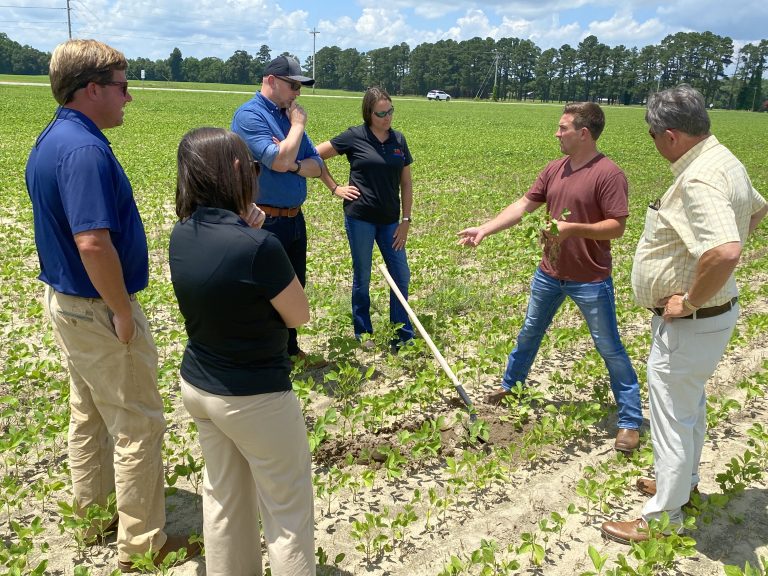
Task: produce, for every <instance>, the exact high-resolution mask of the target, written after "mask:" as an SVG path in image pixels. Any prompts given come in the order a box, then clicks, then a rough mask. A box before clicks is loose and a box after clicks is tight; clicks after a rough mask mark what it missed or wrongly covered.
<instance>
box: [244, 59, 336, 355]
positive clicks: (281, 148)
mask: <svg viewBox="0 0 768 576" xmlns="http://www.w3.org/2000/svg"><path fill="white" fill-rule="evenodd" d="M314 83H315V81H314V80H313V79H312V78H308V77H307V76H304V75H303V74H302V71H301V67H300V66H299V63H298V62H296V60H294V59H293V58H289V57H287V56H278V57H277V58H275V59H274V60H272V61H271V62H270V63H269V64H268V65H267V67H266V68H265V70H264V77H263V78H262V84H261V91H260V92H257V93H256V94H255V95H254V97H253V98H251V99H250V100H249V101H248V102H246V103H245V104H243V105H242V106H240V108H238V109H237V111H236V112H235V115H234V117H233V118H232V131H233V132H235V133H237V134H239V135H240V136H241V137H242V138H243V140H245V141H246V142H247V143H248V147H249V148H250V149H251V154H253V157H254V159H256V160H257V161H258V162H259V164H260V165H261V174H260V176H259V197H258V198H257V202H258V205H259V208H261V209H262V210H263V211H264V212H265V214H266V220H265V222H264V225H263V226H262V227H263V228H264V229H266V230H269V231H270V232H272V233H273V234H275V235H276V236H277V237H278V238H279V239H280V242H282V244H283V247H284V248H285V251H286V252H287V253H288V258H289V260H290V261H291V264H292V265H293V269H294V271H295V272H296V276H297V277H298V278H299V282H301V285H302V286H304V285H306V280H307V278H306V276H307V227H306V223H305V221H304V214H303V213H302V211H301V205H302V204H303V203H304V201H305V200H306V199H307V180H306V179H307V178H317V177H319V176H320V171H321V166H322V160H321V159H320V156H319V155H318V153H317V150H315V147H314V145H313V144H312V141H311V140H310V139H309V137H308V136H307V133H306V132H305V131H304V126H305V125H306V122H307V113H306V112H305V111H304V109H303V108H302V107H301V106H299V105H298V104H296V98H297V97H298V96H299V95H300V93H301V87H302V86H312V85H313V84H314ZM288 354H290V355H291V356H295V357H297V358H299V359H302V360H304V361H305V366H307V367H319V366H322V365H324V364H325V362H323V361H322V360H320V361H315V362H308V361H307V359H306V354H305V353H304V352H303V351H302V350H301V349H300V348H299V343H298V339H297V336H296V329H294V328H291V329H290V330H289V331H288Z"/></svg>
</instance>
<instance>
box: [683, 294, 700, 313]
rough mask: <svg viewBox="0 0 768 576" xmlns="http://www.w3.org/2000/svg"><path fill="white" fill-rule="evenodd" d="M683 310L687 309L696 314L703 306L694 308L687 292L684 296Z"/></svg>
mask: <svg viewBox="0 0 768 576" xmlns="http://www.w3.org/2000/svg"><path fill="white" fill-rule="evenodd" d="M683 308H685V309H686V310H688V311H689V312H696V310H698V309H699V308H701V306H694V305H693V304H691V301H690V300H688V292H686V293H685V294H683Z"/></svg>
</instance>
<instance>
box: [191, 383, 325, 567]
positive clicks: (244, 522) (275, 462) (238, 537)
mask: <svg viewBox="0 0 768 576" xmlns="http://www.w3.org/2000/svg"><path fill="white" fill-rule="evenodd" d="M181 396H182V399H183V400H184V406H185V407H186V409H187V411H188V412H189V413H190V415H191V416H192V418H194V420H195V422H196V423H197V429H198V431H199V434H200V445H201V447H202V449H203V456H204V458H205V478H204V482H203V535H204V537H205V566H206V574H207V576H254V575H259V576H261V574H262V562H261V542H260V537H259V534H260V533H259V517H261V522H262V524H263V525H264V539H265V540H266V542H267V552H268V554H269V563H270V568H271V570H272V574H274V576H314V574H315V543H314V519H313V511H314V508H313V501H312V469H311V460H310V455H309V444H308V443H307V431H306V427H305V424H304V417H303V416H302V414H301V408H300V407H299V403H298V400H297V399H296V396H295V395H294V393H293V392H275V393H271V394H257V395H254V396H218V395H215V394H209V393H208V392H204V391H203V390H200V389H199V388H195V387H194V386H192V385H191V384H189V383H187V382H185V381H184V380H182V381H181Z"/></svg>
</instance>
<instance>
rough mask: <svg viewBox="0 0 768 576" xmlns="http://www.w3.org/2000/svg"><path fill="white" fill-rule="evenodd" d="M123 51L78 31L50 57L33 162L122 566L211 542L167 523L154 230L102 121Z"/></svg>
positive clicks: (81, 466) (116, 106)
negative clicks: (143, 298)
mask: <svg viewBox="0 0 768 576" xmlns="http://www.w3.org/2000/svg"><path fill="white" fill-rule="evenodd" d="M126 68H127V62H126V60H125V57H124V56H123V54H122V53H120V52H119V51H117V50H115V49H114V48H111V47H109V46H107V45H105V44H102V43H100V42H97V41H95V40H70V41H68V42H65V43H64V44H61V45H60V46H58V47H57V48H56V49H55V50H54V52H53V55H52V57H51V63H50V81H51V90H52V92H53V95H54V98H55V99H56V101H57V102H58V103H59V108H58V109H57V111H56V114H55V116H54V118H53V120H52V121H51V123H50V124H49V125H48V126H47V127H46V128H45V130H43V132H42V134H40V136H39V137H38V139H37V141H36V142H35V146H34V148H33V149H32V152H31V153H30V156H29V160H28V162H27V170H26V182H27V190H28V191H29V197H30V199H31V200H32V209H33V215H34V228H35V243H36V245H37V253H38V257H39V260H40V276H39V278H40V280H42V281H43V282H44V283H45V284H46V288H45V307H46V311H47V312H48V315H49V316H50V318H51V321H52V323H53V327H54V333H55V335H56V339H57V341H58V343H59V346H60V347H61V351H62V354H63V356H64V358H65V359H66V362H67V366H68V368H69V374H70V409H71V416H70V425H69V438H68V451H69V464H70V470H71V474H72V491H73V493H74V496H75V500H76V503H77V507H78V510H79V512H80V513H81V514H85V510H86V509H87V508H88V507H89V506H91V505H99V506H102V507H104V506H106V505H107V502H108V497H109V495H110V494H111V493H112V492H115V495H116V499H117V514H116V516H115V517H114V518H113V519H112V521H110V522H105V523H97V524H94V525H93V526H92V527H91V529H90V530H89V535H90V538H91V539H92V540H95V538H96V536H97V535H98V534H99V533H104V532H106V531H114V529H115V526H117V550H118V567H119V569H120V570H121V571H122V572H133V571H135V569H134V568H133V562H132V561H131V556H133V555H134V554H139V555H143V554H144V553H146V552H147V551H149V550H152V551H154V552H155V553H156V555H155V562H157V563H159V562H161V561H162V560H163V559H164V558H165V557H166V556H167V555H168V554H169V553H170V552H174V551H178V550H179V549H181V548H186V549H187V557H191V556H194V555H195V554H197V553H198V552H199V551H200V547H199V545H198V544H189V543H188V542H187V538H186V537H183V536H169V535H167V534H166V533H165V532H164V526H165V495H164V485H163V461H162V454H161V448H162V443H163V432H164V431H165V418H164V416H163V401H162V399H161V398H160V394H159V393H158V391H157V350H156V348H155V344H154V340H153V339H152V333H151V332H150V329H149V326H148V324H147V319H146V317H145V316H144V313H143V312H142V309H141V307H140V306H139V303H138V302H137V301H136V297H135V294H136V293H137V292H139V291H141V290H143V289H144V288H146V287H147V282H148V278H149V266H148V254H147V239H146V235H145V233H144V226H143V224H142V221H141V217H140V216H139V212H138V209H137V207H136V202H135V201H134V198H133V191H132V189H131V185H130V183H129V182H128V178H127V177H126V175H125V172H124V171H123V168H122V166H120V163H119V162H118V161H117V158H115V155H114V154H113V152H112V148H111V147H110V144H109V141H108V140H107V138H106V137H105V136H104V134H103V132H102V130H104V129H107V128H114V127H116V126H120V125H121V124H122V123H123V109H124V107H125V105H126V104H127V103H128V102H130V101H131V100H132V98H131V95H130V94H129V93H128V82H127V80H126V74H125V71H126Z"/></svg>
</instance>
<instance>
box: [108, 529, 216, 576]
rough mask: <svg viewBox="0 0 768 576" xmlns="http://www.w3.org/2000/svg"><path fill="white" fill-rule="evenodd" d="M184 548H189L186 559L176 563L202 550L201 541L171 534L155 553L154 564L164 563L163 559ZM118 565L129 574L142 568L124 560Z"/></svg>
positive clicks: (123, 571)
mask: <svg viewBox="0 0 768 576" xmlns="http://www.w3.org/2000/svg"><path fill="white" fill-rule="evenodd" d="M182 548H185V549H186V550H187V555H186V556H185V557H184V560H179V561H178V562H176V564H183V563H184V562H186V561H187V560H189V559H190V558H194V557H195V556H197V555H198V554H200V552H201V551H202V547H201V546H200V543H199V542H194V543H190V542H189V537H188V536H183V535H181V534H169V535H168V539H167V540H166V541H165V544H163V546H162V547H161V548H160V550H158V551H157V552H156V553H155V557H154V560H153V562H154V564H155V566H159V565H160V564H162V563H163V560H165V559H166V557H167V556H168V555H169V554H170V553H171V552H178V551H179V550H181V549H182ZM117 567H118V568H120V572H122V573H123V574H128V573H131V572H138V571H139V570H140V568H134V567H133V562H131V561H128V562H123V561H122V560H119V561H118V562H117Z"/></svg>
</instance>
